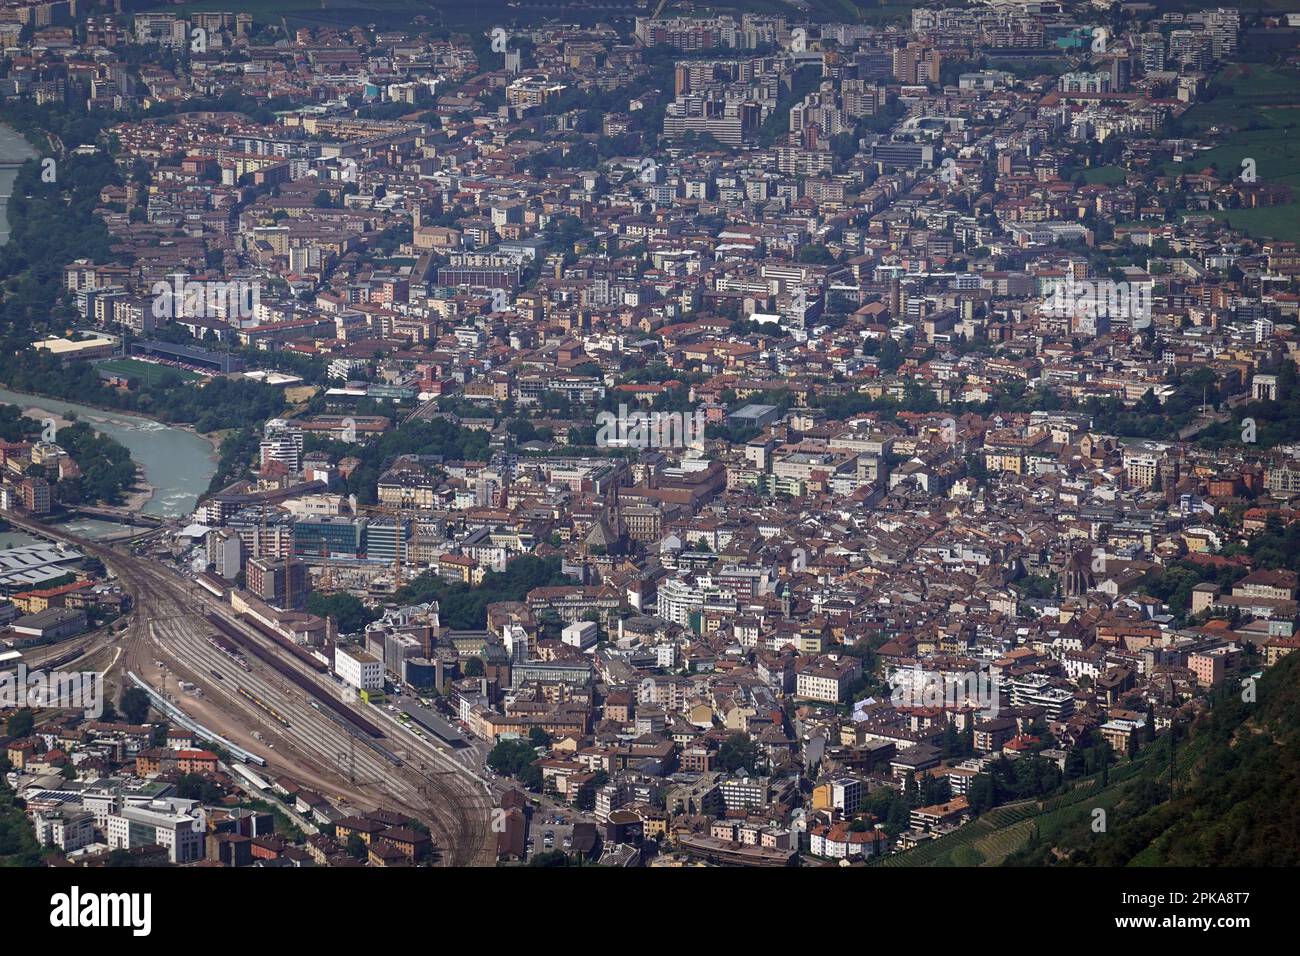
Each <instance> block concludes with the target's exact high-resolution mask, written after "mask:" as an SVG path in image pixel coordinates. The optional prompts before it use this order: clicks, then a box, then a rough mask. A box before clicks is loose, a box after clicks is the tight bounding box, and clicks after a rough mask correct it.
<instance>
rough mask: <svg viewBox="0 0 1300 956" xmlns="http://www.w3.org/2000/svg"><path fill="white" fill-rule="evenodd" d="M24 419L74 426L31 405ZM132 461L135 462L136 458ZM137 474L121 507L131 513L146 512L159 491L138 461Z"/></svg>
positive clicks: (46, 409) (56, 425) (58, 427)
mask: <svg viewBox="0 0 1300 956" xmlns="http://www.w3.org/2000/svg"><path fill="white" fill-rule="evenodd" d="M23 417H24V418H34V419H36V421H38V422H45V421H52V422H54V427H55V428H57V429H63V428H66V427H67V426H69V425H71V424H72V419H70V418H64V417H63V416H62V415H60V414H59V413H58V412H55V411H51V410H50V409H48V408H41V407H40V406H39V405H31V406H29V407H27V408H24V409H23ZM88 424H90V423H88ZM91 427H92V428H93V427H94V425H93V424H91ZM132 460H133V461H134V458H133V459H132ZM135 473H136V481H135V484H133V485H132V486H131V489H130V490H129V491H128V492H126V494H125V495H124V496H123V499H122V505H121V507H123V508H126V509H127V510H129V511H141V512H142V511H144V507H145V505H147V504H148V503H149V502H150V501H152V500H153V496H154V492H155V491H156V490H157V489H155V488H154V486H153V485H151V484H149V482H148V481H146V480H145V477H144V469H143V468H141V467H140V463H139V462H138V461H137V462H135Z"/></svg>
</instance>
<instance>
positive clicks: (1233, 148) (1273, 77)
mask: <svg viewBox="0 0 1300 956" xmlns="http://www.w3.org/2000/svg"><path fill="white" fill-rule="evenodd" d="M1214 84H1215V85H1216V86H1218V87H1221V88H1223V89H1224V90H1225V92H1222V93H1220V94H1219V95H1218V96H1217V97H1215V99H1213V100H1210V101H1209V102H1206V103H1199V104H1197V105H1196V106H1194V107H1192V108H1191V109H1190V110H1188V111H1187V113H1186V114H1185V115H1184V116H1183V119H1182V123H1183V126H1184V127H1185V128H1186V129H1187V130H1188V131H1189V132H1191V133H1196V132H1200V131H1204V130H1207V129H1209V128H1210V127H1213V126H1218V127H1220V128H1226V129H1228V132H1226V133H1225V134H1223V135H1222V137H1221V142H1220V145H1218V146H1216V147H1215V148H1214V149H1210V150H1206V151H1205V152H1203V153H1197V154H1196V156H1195V157H1194V158H1193V159H1192V160H1191V161H1190V162H1187V163H1166V164H1165V166H1164V172H1165V173H1166V174H1168V175H1179V174H1182V173H1190V172H1197V171H1199V170H1202V169H1205V168H1207V167H1210V166H1213V167H1214V168H1215V169H1217V170H1218V171H1219V172H1220V173H1229V174H1233V175H1237V174H1240V172H1241V170H1242V169H1243V161H1244V160H1246V159H1253V160H1254V161H1255V172H1256V175H1257V176H1258V177H1259V181H1260V182H1268V183H1279V184H1282V185H1286V186H1290V187H1291V188H1292V189H1293V190H1295V191H1296V192H1297V194H1300V143H1297V135H1296V126H1297V123H1300V73H1296V72H1295V71H1292V70H1283V69H1278V68H1275V67H1270V66H1259V65H1257V64H1246V63H1234V64H1231V65H1230V66H1227V67H1225V68H1224V69H1223V70H1221V71H1220V72H1219V73H1218V74H1216V75H1215V77H1214ZM1210 215H1212V216H1213V217H1214V218H1216V219H1224V220H1227V221H1228V222H1229V223H1231V225H1232V226H1233V227H1234V228H1236V229H1242V230H1244V231H1245V232H1247V233H1248V234H1249V235H1251V236H1252V237H1254V238H1257V239H1264V238H1273V239H1290V240H1293V241H1297V242H1300V200H1297V201H1293V202H1291V203H1288V204H1287V205H1285V206H1272V207H1268V208H1263V209H1229V210H1222V211H1216V212H1211V213H1210Z"/></svg>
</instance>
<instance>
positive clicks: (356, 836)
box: [347, 833, 369, 860]
mask: <svg viewBox="0 0 1300 956" xmlns="http://www.w3.org/2000/svg"><path fill="white" fill-rule="evenodd" d="M347 850H348V856H350V857H352V859H354V860H364V859H366V857H367V856H369V850H368V849H367V847H366V841H365V840H363V839H361V834H360V833H349V834H348V845H347Z"/></svg>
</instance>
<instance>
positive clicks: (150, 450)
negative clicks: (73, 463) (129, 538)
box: [0, 386, 220, 518]
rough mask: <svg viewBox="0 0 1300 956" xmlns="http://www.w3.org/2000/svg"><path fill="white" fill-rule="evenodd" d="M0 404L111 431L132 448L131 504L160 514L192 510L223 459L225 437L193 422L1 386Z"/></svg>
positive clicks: (34, 415)
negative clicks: (198, 428) (133, 480)
mask: <svg viewBox="0 0 1300 956" xmlns="http://www.w3.org/2000/svg"><path fill="white" fill-rule="evenodd" d="M0 403H5V404H9V405H14V406H16V407H18V408H19V409H21V410H22V412H23V414H24V415H25V416H27V417H29V418H37V419H44V418H52V419H54V421H55V423H56V425H59V424H66V423H68V422H70V421H72V420H73V418H74V417H75V419H76V420H77V421H80V422H84V423H86V424H87V425H89V426H90V427H91V428H93V429H94V430H95V431H97V432H99V433H101V434H104V435H107V436H108V437H110V438H112V439H114V440H115V441H117V442H118V443H119V444H121V445H123V446H125V447H126V449H127V451H128V452H130V455H131V459H132V461H134V462H135V464H136V467H137V471H138V474H139V480H138V481H137V483H136V484H135V486H134V487H133V490H132V491H131V492H130V495H129V497H128V498H127V501H126V507H128V508H130V509H131V510H133V511H139V512H140V513H142V514H149V515H154V516H157V517H160V518H181V517H185V516H186V515H188V514H189V513H190V512H191V511H193V509H194V507H195V506H196V505H197V503H198V499H199V497H200V496H201V495H203V494H205V493H206V492H207V490H208V485H209V483H210V482H211V480H212V476H213V475H214V474H216V471H217V464H218V462H219V461H220V438H219V436H216V435H203V434H200V433H199V432H197V431H195V429H194V427H193V426H192V425H174V424H169V423H167V422H163V421H160V420H158V419H157V418H154V417H152V416H149V415H144V414H138V413H136V412H124V411H121V410H120V409H109V408H101V407H97V406H94V405H86V404H81V403H76V402H69V401H67V400H65V399H57V398H53V397H49V396H42V395H32V394H27V393H23V392H12V391H9V390H8V389H7V388H5V387H3V386H0Z"/></svg>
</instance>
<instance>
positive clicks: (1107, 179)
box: [1083, 166, 1128, 185]
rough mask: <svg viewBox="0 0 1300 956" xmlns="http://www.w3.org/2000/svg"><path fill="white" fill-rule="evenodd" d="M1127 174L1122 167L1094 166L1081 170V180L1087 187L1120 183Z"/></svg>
mask: <svg viewBox="0 0 1300 956" xmlns="http://www.w3.org/2000/svg"><path fill="white" fill-rule="evenodd" d="M1127 172H1128V171H1127V170H1126V169H1124V167H1123V166H1096V167H1093V168H1092V169H1085V170H1083V178H1084V180H1085V181H1086V182H1087V183H1088V184H1089V185H1094V184H1096V183H1103V184H1111V183H1122V182H1123V181H1124V176H1125V175H1126V174H1127Z"/></svg>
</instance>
